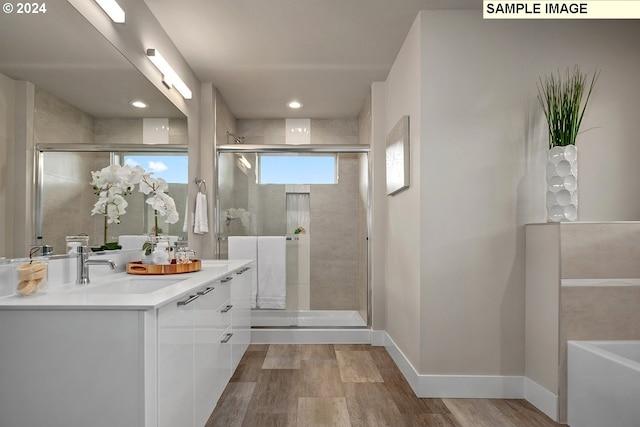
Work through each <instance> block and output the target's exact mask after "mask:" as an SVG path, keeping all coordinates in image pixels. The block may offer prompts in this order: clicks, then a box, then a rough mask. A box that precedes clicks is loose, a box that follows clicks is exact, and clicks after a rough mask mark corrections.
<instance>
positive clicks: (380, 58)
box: [0, 0, 481, 119]
mask: <svg viewBox="0 0 640 427" xmlns="http://www.w3.org/2000/svg"><path fill="white" fill-rule="evenodd" d="M128 1H144V2H145V3H146V4H147V6H148V7H149V8H150V10H151V11H152V13H153V14H154V15H155V16H156V18H157V19H158V21H159V22H160V24H161V25H162V27H163V28H164V30H165V32H166V33H167V34H168V35H169V37H170V38H171V39H172V40H173V42H174V43H175V45H176V46H177V48H178V50H179V51H180V52H181V53H182V54H183V56H184V58H185V59H186V61H187V62H188V64H189V65H190V66H191V68H192V70H193V71H194V73H195V74H196V76H197V78H198V80H199V81H200V82H211V83H213V84H214V86H216V87H217V88H218V90H219V91H220V93H221V94H222V96H223V98H224V99H225V101H226V102H227V104H228V105H229V107H230V108H231V110H232V112H233V113H234V115H235V116H236V117H237V118H241V119H242V118H295V117H303V118H346V117H349V118H351V117H356V116H357V115H358V113H359V111H360V109H361V107H362V105H363V103H364V101H365V98H366V96H367V94H368V91H369V88H370V86H371V83H372V82H374V81H384V80H385V79H386V77H387V74H388V72H389V69H390V68H391V65H392V64H393V61H394V60H395V57H396V55H397V54H398V51H399V50H400V47H401V46H402V43H403V41H404V39H405V37H406V35H407V33H408V31H409V28H410V27H411V24H412V23H413V22H414V20H415V18H416V15H417V13H418V11H419V10H424V9H461V8H474V9H476V8H477V9H480V7H481V2H480V1H479V0H181V1H179V2H178V1H175V0H128ZM123 4H126V2H124V1H123ZM134 24H135V23H130V22H127V24H126V25H134ZM0 40H2V41H3V42H2V43H0V73H3V74H5V75H7V76H9V77H11V78H13V79H16V80H29V81H31V82H33V83H34V84H36V85H37V86H39V87H41V88H42V89H44V90H46V91H47V92H50V93H52V94H54V95H56V96H58V97H59V98H62V99H64V100H65V101H67V102H69V103H70V104H72V105H75V106H76V107H78V108H80V109H81V110H83V111H86V112H88V113H89V114H92V115H93V116H95V117H182V116H183V115H182V113H181V112H180V111H179V110H178V109H177V108H176V107H175V106H174V105H173V104H172V103H171V102H170V101H169V100H168V99H167V98H166V97H165V96H164V95H163V94H161V93H160V92H159V91H158V90H157V88H156V87H155V86H154V85H152V84H151V83H150V82H149V81H148V80H147V79H146V78H145V77H144V76H143V75H142V74H141V73H140V72H139V71H138V70H136V69H135V68H134V67H133V66H132V65H131V64H130V63H129V62H128V61H127V60H126V59H125V58H124V57H123V56H122V55H121V54H120V53H119V52H118V51H117V50H116V49H115V48H114V47H113V46H112V45H111V44H110V43H108V41H107V40H106V39H105V38H104V37H103V36H102V35H100V34H99V33H98V31H97V30H96V29H95V28H93V26H92V25H91V24H89V23H88V22H87V21H86V20H85V18H84V17H83V16H81V15H80V14H79V13H78V12H77V11H76V9H75V8H74V7H73V6H71V5H70V4H69V3H68V2H66V1H56V2H51V3H47V12H46V14H41V15H29V16H27V15H22V16H18V15H16V14H15V13H14V14H6V13H2V14H0ZM134 99H142V100H144V101H146V102H147V103H149V104H150V107H149V108H148V109H144V110H137V109H134V108H132V107H131V106H130V105H129V102H130V101H132V100H134ZM292 99H296V100H299V101H300V102H302V103H303V108H302V109H300V110H291V109H288V108H287V107H286V103H287V102H288V101H290V100H292Z"/></svg>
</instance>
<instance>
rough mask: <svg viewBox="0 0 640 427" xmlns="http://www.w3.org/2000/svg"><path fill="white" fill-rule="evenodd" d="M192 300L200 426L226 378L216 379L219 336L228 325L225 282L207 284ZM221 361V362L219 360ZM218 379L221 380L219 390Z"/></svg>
mask: <svg viewBox="0 0 640 427" xmlns="http://www.w3.org/2000/svg"><path fill="white" fill-rule="evenodd" d="M198 294H199V295H200V298H199V299H198V300H197V301H196V302H195V304H194V308H195V322H194V332H195V367H194V373H193V375H194V383H195V425H196V427H203V426H204V425H205V424H206V422H207V420H208V419H209V416H210V415H211V413H212V412H213V410H214V409H215V406H216V402H217V401H218V398H219V397H220V395H221V394H222V390H224V387H225V386H226V384H227V381H228V380H229V378H228V377H226V378H222V379H219V378H218V377H219V373H218V370H219V365H220V363H221V361H220V356H219V353H220V347H221V346H222V344H221V343H220V340H221V337H222V336H223V334H224V333H225V331H226V330H227V328H228V327H229V325H230V318H229V315H227V314H225V313H221V307H224V306H226V305H227V304H229V301H230V300H229V297H230V290H229V284H228V283H226V282H225V283H221V282H220V281H216V282H213V283H211V284H208V285H206V286H205V287H203V288H202V289H200V290H199V291H198ZM222 363H224V362H222ZM219 382H222V389H220V384H218V383H219Z"/></svg>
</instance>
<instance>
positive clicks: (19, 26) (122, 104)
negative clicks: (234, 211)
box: [0, 2, 188, 257]
mask: <svg viewBox="0 0 640 427" xmlns="http://www.w3.org/2000/svg"><path fill="white" fill-rule="evenodd" d="M47 6H48V8H47V13H46V15H42V16H38V17H27V16H24V17H18V16H14V15H8V14H3V16H0V39H2V40H6V41H7V43H2V44H0V79H3V81H4V82H7V81H8V82H10V81H11V80H14V81H16V82H18V81H23V80H25V81H28V82H31V83H33V85H34V95H33V107H31V108H32V109H33V129H32V130H33V149H34V152H35V156H36V159H37V161H38V162H39V163H38V164H37V170H36V174H34V175H36V176H37V179H35V180H34V182H33V201H27V205H28V206H29V204H32V205H33V211H34V220H33V222H34V225H33V229H34V230H33V234H34V236H33V242H38V243H40V242H41V243H44V244H49V245H52V246H53V247H54V253H64V252H65V249H66V245H65V241H64V236H66V235H71V234H78V233H85V234H88V235H90V236H92V238H91V243H92V244H94V243H95V244H101V243H102V241H101V240H102V237H101V234H100V233H98V231H97V230H98V228H99V226H98V225H96V222H97V220H98V219H97V218H96V216H93V217H92V216H91V208H92V206H93V203H94V202H95V200H96V196H95V194H94V193H93V189H92V187H91V185H90V184H89V182H90V181H91V171H95V170H99V169H101V168H102V167H104V166H107V165H109V164H113V163H121V164H124V162H136V161H137V162H147V163H146V164H142V166H143V167H145V169H147V170H148V171H151V170H150V169H153V167H154V166H153V165H155V166H156V169H155V170H153V171H154V172H155V173H156V176H160V177H163V175H165V176H166V174H167V173H168V172H167V171H171V172H175V171H176V170H177V169H181V170H182V171H183V172H184V177H182V178H175V176H172V178H170V180H168V181H169V182H170V195H171V196H172V197H173V198H174V199H175V201H176V205H177V209H178V212H179V214H180V220H179V222H178V223H176V224H173V225H171V226H169V225H165V227H162V226H160V228H163V231H164V232H165V233H170V234H172V235H177V236H180V237H186V233H184V232H183V231H182V230H183V220H184V218H183V215H184V212H185V209H184V206H185V198H186V185H187V184H186V183H187V181H186V180H187V165H186V161H187V150H186V146H187V143H188V141H187V140H188V135H187V118H186V117H185V116H184V114H183V113H182V112H181V111H180V110H179V109H178V108H177V107H176V106H175V105H173V104H172V103H171V101H170V100H168V99H167V98H166V97H165V96H164V95H163V94H162V93H161V92H159V91H158V89H157V88H156V87H155V86H154V85H153V84H151V83H150V82H149V81H148V80H147V79H146V78H145V77H144V76H143V75H142V74H141V73H140V72H139V70H137V69H136V68H135V67H134V66H133V65H132V64H131V63H130V62H129V61H128V60H126V58H124V57H123V56H122V54H121V53H120V52H119V51H118V50H116V49H115V48H114V47H113V46H112V45H111V44H110V43H109V42H108V41H107V40H106V39H105V38H104V37H103V36H102V35H101V34H100V33H99V32H98V31H97V30H96V29H95V28H94V27H93V26H92V25H91V24H90V23H89V22H88V21H86V19H85V18H84V17H83V16H82V15H81V14H80V13H78V11H77V10H76V9H75V8H74V7H73V6H72V5H71V4H69V3H68V2H56V3H55V5H53V4H52V5H51V6H50V7H49V5H47ZM0 83H1V82H0ZM4 86H5V87H6V86H7V85H6V84H5V85H4ZM9 96H10V95H7V94H6V93H3V89H2V85H0V101H4V100H5V99H4V98H6V99H10V98H9ZM138 100H140V101H144V103H146V104H147V107H146V108H135V107H134V106H132V105H131V104H132V102H133V101H138ZM16 108H17V107H16ZM18 113H20V112H18ZM0 126H2V125H0ZM9 143H10V142H9ZM149 162H152V163H149ZM179 164H180V165H182V166H180V168H179V167H178V165H179ZM150 165H151V166H150ZM163 168H165V169H163ZM9 178H11V177H9ZM171 180H173V181H174V182H172V181H171ZM134 196H135V197H134ZM136 197H138V198H139V199H140V200H138V199H136ZM143 197H144V196H143V195H142V194H140V195H138V194H134V195H132V196H130V197H128V199H127V200H128V202H129V207H128V209H127V214H126V215H125V216H124V217H123V221H122V223H121V224H119V225H110V226H109V234H110V236H109V237H110V238H114V239H117V237H118V235H120V234H127V235H129V234H144V233H148V232H149V223H148V222H149V218H148V213H147V212H146V211H145V209H144V208H145V206H144V199H143ZM141 200H142V201H141ZM30 220H31V219H30V218H14V220H13V221H30ZM98 222H99V221H98ZM98 234H100V237H99V238H98ZM40 236H41V237H42V241H39V240H38V239H37V238H38V237H40ZM33 242H30V244H33ZM2 256H6V257H13V256H23V254H12V253H0V257H2Z"/></svg>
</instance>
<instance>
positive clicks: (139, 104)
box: [130, 101, 148, 108]
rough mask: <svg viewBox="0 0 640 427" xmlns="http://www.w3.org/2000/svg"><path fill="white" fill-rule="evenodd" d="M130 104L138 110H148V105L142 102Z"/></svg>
mask: <svg viewBox="0 0 640 427" xmlns="http://www.w3.org/2000/svg"><path fill="white" fill-rule="evenodd" d="M130 104H131V105H132V106H134V107H136V108H147V107H148V105H147V104H146V103H145V102H142V101H131V102H130Z"/></svg>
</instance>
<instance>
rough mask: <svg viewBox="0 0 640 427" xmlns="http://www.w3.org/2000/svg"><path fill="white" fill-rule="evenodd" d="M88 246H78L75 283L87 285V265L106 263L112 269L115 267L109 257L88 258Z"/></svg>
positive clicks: (88, 281)
mask: <svg viewBox="0 0 640 427" xmlns="http://www.w3.org/2000/svg"><path fill="white" fill-rule="evenodd" d="M89 251H90V250H89V247H88V246H78V263H77V265H78V275H77V277H76V285H88V284H89V283H91V281H90V280H89V266H90V265H108V266H109V267H111V269H112V270H115V269H116V263H115V262H113V261H111V260H110V259H89Z"/></svg>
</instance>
